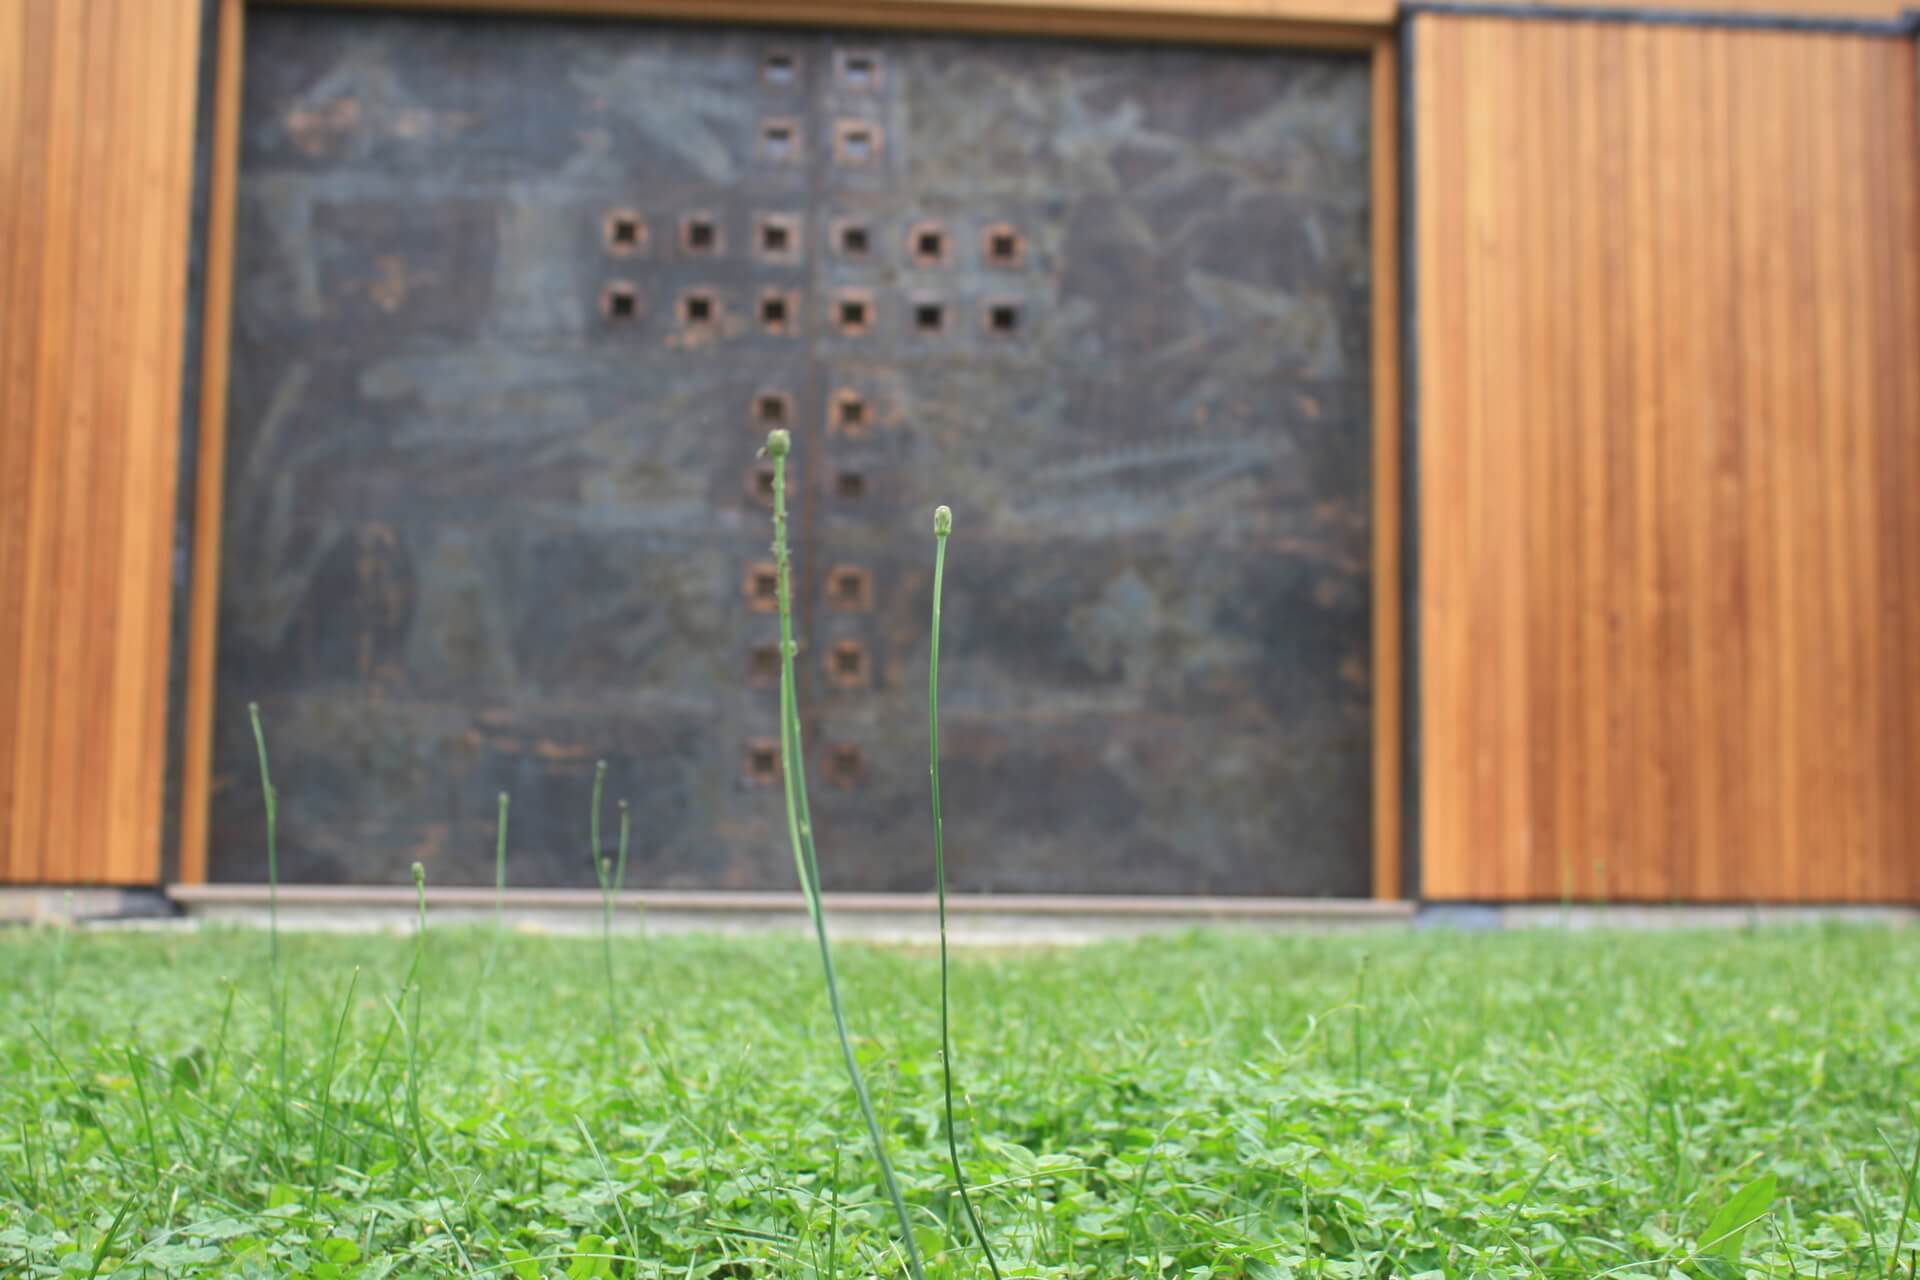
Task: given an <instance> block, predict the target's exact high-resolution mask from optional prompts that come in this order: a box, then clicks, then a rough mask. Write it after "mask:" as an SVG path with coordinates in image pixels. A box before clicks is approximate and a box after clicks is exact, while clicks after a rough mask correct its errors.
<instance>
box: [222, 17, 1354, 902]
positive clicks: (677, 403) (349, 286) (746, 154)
mask: <svg viewBox="0 0 1920 1280" xmlns="http://www.w3.org/2000/svg"><path fill="white" fill-rule="evenodd" d="M247 84H248V91H247V93H248V98H247V107H246V117H245V118H246V120H247V129H246V138H245V144H244V153H243V164H242V182H241V196H242V199H241V228H240V231H241V234H240V262H239V272H238V278H239V280H240V287H239V291H238V294H237V297H236V340H235V360H234V375H233V384H232V416H231V426H230V438H231V445H230V465H229V478H228V515H227V531H226V540H225V546H224V555H225V558H226V560H225V569H224V574H225V576H224V589H223V606H222V621H221V627H222V630H221V666H220V685H219V699H220V704H219V720H218V734H217V738H216V763H217V776H218V783H219V790H218V792H217V795H216V806H215V858H214V863H213V867H214V873H215V874H216V876H219V877H223V878H238V879H257V878H259V876H260V875H261V874H262V872H263V867H262V866H261V863H260V855H259V852H258V849H259V845H258V836H257V832H258V829H259V804H258V797H257V792H256V788H255V786H254V785H253V783H252V781H251V769H252V760H251V748H250V743H249V742H248V739H247V736H246V716H245V711H244V705H245V702H246V700H247V699H248V698H250V697H256V698H258V699H259V700H260V701H261V702H262V704H263V707H264V709H265V711H266V714H267V719H268V724H269V731H270V734H271V735H272V739H273V743H274V747H275V758H276V767H277V769H278V771H279V775H280V778H281V782H282V791H283V797H284V811H285V818H284V825H283V830H284V836H285V851H284V862H283V874H284V875H285V876H287V878H289V879H317V880H327V879H353V880H363V881H400V880H404V878H405V874H406V871H405V868H406V866H407V863H408V862H410V861H412V860H413V859H414V858H416V857H418V858H421V859H422V860H424V861H426V862H427V863H428V866H429V869H430V875H432V877H433V878H434V879H435V880H436V881H437V882H441V883H453V882H462V881H465V882H479V881H484V880H485V879H486V877H487V875H488V874H489V872H490V866H491V844H490V832H491V812H492V806H491V797H492V794H493V792H494V791H496V790H499V789H503V788H504V789H509V790H511V791H512V792H513V794H514V798H515V840H514V846H515V862H514V868H515V870H514V879H515V880H516V882H518V883H576V884H577V883H585V882H586V881H587V880H588V879H589V878H590V871H589V868H588V866H587V863H586V859H585V856H584V850H583V849H582V846H583V844H584V835H585V832H584V828H585V805H586V796H587V788H588V784H589V781H590V778H591V770H592V762H593V760H594V759H595V758H597V757H600V756H605V757H606V758H608V759H609V761H610V763H611V779H612V781H611V783H610V791H609V795H610V796H612V795H619V794H624V795H626V796H628V797H629V798H631V800H632V801H633V803H634V811H635V830H636V844H635V861H634V875H633V878H634V881H635V882H636V883H640V884H653V885H710V886H726V887H781V886H785V885H787V884H789V883H790V880H791V870H790V862H789V860H788V857H787V854H786V851H785V849H784V844H783V841H784V826H783V823H782V820H781V811H780V805H779V799H778V788H777V782H776V779H777V773H776V771H775V767H774V763H775V762H774V760H773V757H772V753H771V741H772V739H773V736H774V733H775V728H774V723H773V714H774V696H773V692H772V688H771V682H770V679H769V676H770V666H771V662H772V658H773V649H772V645H771V641H772V638H773V632H774V627H773V619H772V616H771V614H770V613H768V612H766V611H765V607H764V606H765V605H766V603H767V601H766V600H765V599H764V598H762V597H760V596H759V595H758V594H757V593H758V591H759V582H760V579H761V577H762V576H763V573H764V570H765V569H766V567H767V564H766V561H767V552H766V543H767V537H768V529H767V523H766V520H767V510H766V506H765V502H766V499H767V497H768V495H767V493H766V492H765V490H764V483H765V474H764V471H763V470H762V469H761V468H760V467H759V466H758V465H757V464H756V463H755V460H754V451H755V448H756V446H757V444H758V441H759V439H760V437H761V436H762V435H763V434H764V430H765V428H766V427H767V426H768V425H769V424H770V422H771V421H772V420H774V419H778V420H780V421H782V422H784V423H785V424H786V425H789V426H791V427H792V428H794V429H795V431H796V436H797V449H796V455H797V459H798V461H799V464H800V466H799V475H798V476H797V477H796V479H795V484H794V489H793V492H794V498H795V506H796V550H797V553H798V561H799V563H798V568H799V571H800V572H799V582H800V586H801V591H800V595H801V599H800V609H801V613H802V618H801V632H802V635H803V636H804V637H805V640H806V645H807V651H806V653H805V655H804V657H803V673H802V695H803V698H804V700H805V704H806V709H807V712H808V714H809V718H810V751H812V752H813V753H814V755H815V756H816V759H815V760H814V761H813V778H814V779H815V782H816V792H817V797H816V808H817V811H818V814H819V820H820V821H819V825H820V827H821V831H822V835H823V840H824V846H823V854H824V856H825V859H826V861H827V863H828V868H827V878H828V883H829V885H830V886H832V887H839V888H876V889H878V888H924V887H925V886H926V884H927V877H928V865H927V859H928V855H927V851H926V840H927V832H926V822H925V805H926V795H925V786H926V783H925V764H924V730H925V725H924V714H925V713H924V697H923V695H924V690H925V652H926V610H927V590H928V581H927V574H928V570H929V568H930V561H931V555H930V553H931V538H930V533H929V529H930V523H929V513H930V511H931V508H932V506H933V505H934V504H935V503H937V502H941V501H945V502H949V503H951V504H952V505H953V506H954V508H955V510H956V512H957V513H958V522H959V533H958V534H957V535H956V537H957V541H956V543H955V546H954V557H953V566H952V570H951V573H952V578H951V581H950V583H949V587H948V635H947V646H948V654H949V658H948V669H947V689H948V699H947V707H948V726H947V727H948V753H947V754H948V769H949V776H948V787H949V791H950V794H951V797H952V799H951V807H952V823H951V825H952V828H953V830H954V833H955V857H954V863H955V867H954V870H955V875H956V880H957V881H958V882H959V883H960V884H961V885H962V887H969V888H994V889H1002V890H1015V889H1052V890H1079V891H1088V892H1135V891H1139V892H1145V891H1153V892H1203V891H1215V892H1310V893H1359V892H1364V891H1365V888H1366V872H1365V867H1366V861H1367V860H1366V854H1365V837H1366V830H1365V823H1366V812H1365V811H1366V798H1367V778H1366V772H1365V759H1366V752H1367V742H1366V714H1365V711H1366V699H1367V691H1366V688H1365V684H1366V625H1367V622H1366V612H1365V603H1366V600H1365V598H1366V580H1365V561H1366V542H1367V521H1366V507H1365V494H1366V492H1367V487H1368V480H1367V470H1368V460H1367V457H1366V427H1365V424H1366V421H1367V398H1366V386H1365V382H1364V371H1365V369H1366V367H1367V351H1366V329H1367V325H1366V297H1367V287H1366V281H1367V263H1366V259H1365V247H1366V235H1365V227H1366V220H1367V192H1366V187H1365V178H1366V169H1367V166H1366V156H1365V151H1364V139H1365V133H1366V102H1367V95H1366V85H1365V70H1364V66H1363V65H1362V64H1360V63H1357V62H1351V61H1345V60H1341V59H1334V58H1325V57H1318V56H1315V57H1304V56H1303V57H1294V56H1288V55H1274V54H1267V53H1260V54H1240V53H1220V52H1197V51H1182V50H1173V51H1168V50H1149V49H1138V48H1127V47H1122V46H1100V47H1085V48H1075V47H1071V46H1066V45H1054V44H1043V43H1026V42H1013V41H1005V42H1000V41H992V42H989V41H972V40H946V39H918V38H916V39H899V38H865V37H861V38H846V39H843V38H834V37H826V36H814V35H807V36H797V35H793V34H791V33H777V32H775V33H767V32H746V31H713V30H705V29H695V28H653V27H645V26H635V25H616V24H590V23H556V22H545V21H542V22H537V23H536V22H515V21H501V20H469V19H446V18H404V17H385V16H383V17H372V16H369V15H366V14H357V13H321V14H316V13H295V12H286V11H277V10H263V11H261V12H260V13H259V14H257V15H255V17H254V18H253V19H252V20H250V22H249V48H248V69H247ZM696 309H702V310H701V311H700V312H699V313H696Z"/></svg>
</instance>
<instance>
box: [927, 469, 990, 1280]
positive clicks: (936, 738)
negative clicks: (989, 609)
mask: <svg viewBox="0 0 1920 1280" xmlns="http://www.w3.org/2000/svg"><path fill="white" fill-rule="evenodd" d="M952 532H953V511H952V510H951V509H950V508H948V507H944V506H942V507H937V508H935V509H934V513H933V538H934V551H933V629H932V636H933V638H932V640H931V642H930V653H929V658H928V663H927V775H928V778H929V779H930V781H931V784H932V792H933V887H934V893H935V901H936V902H937V903H938V904H939V911H940V1087H941V1090H942V1092H943V1093H944V1094H945V1102H946V1111H947V1156H948V1158H949V1159H950V1160H951V1161H952V1162H953V1182H954V1186H955V1187H956V1188H958V1189H959V1192H960V1207H961V1208H963V1209H964V1210H966V1214H967V1225H968V1226H970V1227H972V1228H973V1238H974V1239H975V1240H978V1241H979V1242H980V1252H982V1253H984V1254H985V1255H986V1256H987V1267H988V1269H989V1270H991V1271H992V1272H993V1277H994V1280H1002V1277H1001V1275H1000V1263H999V1261H998V1260H997V1259H996V1258H995V1257H994V1256H993V1246H992V1245H990V1244H988V1243H987V1233H986V1232H985V1231H984V1230H982V1229H981V1226H980V1215H979V1214H978V1213H977V1212H976V1211H975V1210H974V1207H973V1196H972V1195H971V1194H970V1193H969V1192H968V1191H967V1174H966V1170H965V1169H963V1168H961V1166H960V1146H959V1141H958V1139H956V1138H955V1136H954V1132H953V1027H952V1014H951V1006H952V985H953V983H952V975H951V969H950V966H949V963H948V958H947V849H946V836H945V831H944V827H943V824H942V822H941V818H940V587H941V583H942V582H943V581H944V580H945V578H946V572H947V535H948V534H950V533H952Z"/></svg>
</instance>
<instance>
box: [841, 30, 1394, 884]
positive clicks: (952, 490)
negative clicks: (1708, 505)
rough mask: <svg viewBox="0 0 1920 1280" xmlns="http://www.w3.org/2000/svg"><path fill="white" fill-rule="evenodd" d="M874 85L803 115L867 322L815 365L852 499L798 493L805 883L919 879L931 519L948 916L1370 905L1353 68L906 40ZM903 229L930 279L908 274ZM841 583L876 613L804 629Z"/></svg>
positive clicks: (1364, 435)
mask: <svg viewBox="0 0 1920 1280" xmlns="http://www.w3.org/2000/svg"><path fill="white" fill-rule="evenodd" d="M842 56H844V55H842ZM878 56H879V57H880V58H881V59H882V63H881V66H880V68H879V87H878V89H877V90H874V91H872V92H870V93H868V94H867V95H865V98H866V100H865V101H863V100H862V99H861V95H856V94H851V93H847V92H844V91H840V92H837V93H836V91H835V90H834V88H833V87H832V86H829V87H828V88H827V89H826V90H825V105H824V110H825V112H826V114H827V115H828V116H829V117H830V121H834V122H837V121H838V120H840V119H843V118H845V117H846V116H847V115H849V114H858V115H861V116H869V115H870V116H871V117H873V118H874V119H876V120H878V121H880V122H881V123H882V125H883V128H884V135H883V136H884V137H885V139H886V145H887V146H888V148H889V151H888V153H887V156H886V161H887V163H886V165H885V166H884V168H883V169H880V170H876V169H871V168H870V169H865V170H859V171H855V172H848V171H847V170H845V169H842V170H837V171H835V172H834V174H833V175H832V176H833V177H834V178H835V179H839V178H841V177H842V176H843V175H845V177H846V178H847V179H848V180H847V181H846V182H844V183H840V182H834V183H831V184H830V190H829V199H830V200H831V201H833V202H834V203H835V204H836V206H837V207H839V208H840V209H842V210H843V211H845V212H846V213H847V214H848V215H849V216H851V215H852V214H854V213H857V214H859V215H861V216H865V217H869V218H871V219H872V221H873V222H874V223H875V224H876V225H878V226H884V227H885V228H886V232H885V234H884V235H883V237H882V239H883V241H886V242H890V246H891V249H892V256H891V257H890V258H889V259H888V260H887V261H885V262H884V263H880V264H863V263H851V262H848V261H846V260H845V259H844V258H842V259H839V260H837V261H836V263H835V269H834V271H833V273H832V275H831V283H832V285H833V286H834V287H837V288H843V289H855V288H860V287H866V288H870V289H871V290H872V291H873V292H874V293H875V294H876V295H878V296H881V297H883V298H886V299H888V300H890V301H892V302H893V303H894V304H895V307H896V310H895V311H894V312H893V313H892V314H891V315H889V314H888V312H887V311H886V310H884V309H883V310H882V312H881V323H880V324H879V326H878V327H877V328H876V330H875V331H874V332H872V333H868V334H864V335H855V336H838V337H836V339H835V340H834V341H833V342H831V343H830V344H829V346H828V349H827V351H826V353H825V358H826V361H827V364H828V367H829V369H830V370H831V380H832V381H833V382H834V383H835V384H836V385H841V384H847V385H852V386H855V387H865V386H871V387H872V389H873V394H874V395H875V397H876V400H877V402H878V403H877V404H876V406H875V408H874V410H873V414H874V416H875V417H877V418H878V419H879V420H881V421H882V422H884V423H885V424H886V425H885V426H883V427H882V428H880V429H878V430H876V431H873V432H870V433H867V434H866V435H865V436H864V437H863V438H859V439H850V438H848V436H847V433H844V432H842V433H839V434H837V435H836V434H834V433H829V434H828V436H827V438H826V442H825V445H826V447H825V450H824V452H825V454H826V455H827V457H826V462H825V465H824V470H825V471H826V472H827V473H828V474H827V477H826V478H825V480H824V483H823V486H822V492H823V494H830V493H832V492H833V490H834V487H835V486H836V485H838V484H839V483H840V481H839V480H838V477H839V476H840V475H841V474H843V473H844V472H846V471H849V470H852V471H857V472H858V474H860V475H861V477H862V487H863V489H864V490H865V491H868V492H870V493H871V494H872V495H873V496H872V497H871V498H868V499H863V500H862V501H861V502H850V501H839V502H833V501H828V502H827V505H826V510H827V512H828V516H827V518H826V520H825V521H824V524H823V529H822V534H823V536H822V537H821V539H820V540H819V542H818V543H817V545H816V558H817V560H818V561H819V562H820V563H821V564H822V565H823V566H825V574H826V581H825V584H824V586H823V587H822V588H821V594H820V595H819V597H818V598H817V599H816V601H815V603H816V605H817V606H818V609H817V613H816V618H817V622H816V631H815V636H814V638H815V647H816V650H817V651H818V653H819V655H820V660H819V667H820V669H821V671H822V673H823V675H824V677H825V689H826V692H825V695H824V699H823V704H822V710H821V714H820V717H819V720H820V737H821V739H822V741H821V744H820V746H819V748H818V751H819V755H820V759H819V761H818V763H817V764H816V766H815V775H814V776H816V777H821V778H824V779H825V780H826V781H827V783H828V786H827V787H826V788H825V794H824V796H823V797H822V798H821V799H820V800H819V801H818V802H817V804H816V809H817V812H818V814H819V823H818V825H819V828H820V832H821V837H822V841H823V848H825V849H826V850H828V851H829V852H830V855H831V856H830V858H829V863H830V869H829V870H828V872H827V877H828V883H829V884H830V885H834V884H845V885H848V886H849V887H851V886H852V885H854V884H858V885H861V886H862V887H875V888H880V887H885V888H896V889H906V888H916V887H921V886H924V885H925V884H926V882H927V864H928V851H927V845H928V837H927V819H926V779H925V760H924V753H925V745H924V742H925V739H924V734H925V724H924V719H925V711H924V698H925V679H926V676H925V671H926V667H925V653H926V640H925V631H926V626H927V609H928V598H929V572H930V568H931V560H932V538H931V532H930V529H931V522H930V513H931V510H932V508H933V507H934V506H935V505H936V504H937V503H940V502H947V503H950V504H951V505H952V506H953V508H954V510H955V512H956V522H957V524H956V530H957V531H956V533H955V536H954V543H953V548H952V561H951V567H950V581H949V584H948V588H947V632H948V633H947V636H946V639H945V645H944V651H945V655H946V670H945V688H946V700H945V701H946V709H947V710H946V719H947V742H946V751H945V760H946V772H947V778H946V795H947V800H948V805H949V831H950V833H951V834H950V842H951V843H950V847H951V849H952V861H951V866H952V869H953V878H954V883H955V884H956V886H957V887H960V888H964V889H979V890H1002V891H1056V892H1059V891H1064V892H1108V893H1111V892H1127V893H1196V892H1198V893H1205V892H1216V893H1272V894H1364V893H1365V892H1366V891H1367V888H1368V871H1367V854H1366V850H1367V841H1368V813H1367V808H1368V803H1367V802H1368V796H1369V777H1368V768H1369V739H1368V718H1369V717H1368V706H1369V692H1368V688H1367V679H1368V657H1369V655H1368V574H1367V562H1368V546H1369V541H1368V526H1369V520H1368V508H1367V494H1368V491H1369V459H1368V454H1367V443H1368V428H1367V424H1368V421H1369V399H1368V385H1367V381H1366V378H1367V371H1368V367H1369V355H1368V352H1369V346H1368V321H1369V313H1368V269H1367V268H1368V263H1367V246H1368V211H1369V205H1368V190H1367V154H1366V137H1367V108H1366V101H1367V82H1366V71H1365V68H1364V66H1362V65H1361V64H1359V63H1356V62H1348V61H1342V60H1338V59H1333V58H1325V57H1304V56H1303V57H1294V56H1285V55H1272V54H1265V53H1261V54H1239V53H1222V52H1199V51H1185V50H1145V49H1126V48H1104V47H1099V48H1096V47H1084V48H1073V47H1068V46H1062V45H1051V44H1032V43H1022V42H1012V41H1006V42H983V41H950V40H919V39H911V40H897V41H887V42H884V43H882V44H881V45H879V46H878ZM830 127H834V128H842V129H843V128H844V126H843V125H839V124H837V123H833V124H831V125H830ZM930 232H931V233H937V234H939V235H941V236H943V237H944V238H945V244H944V246H943V247H944V250H945V252H944V253H941V254H937V255H929V254H926V253H918V254H916V250H918V249H921V248H922V247H923V246H921V245H920V244H919V242H918V240H917V237H918V236H920V235H924V234H928V233H930ZM996 235H1005V236H1011V237H1012V240H1011V243H1010V244H996V242H995V239H994V237H995V236H996ZM1009 249H1010V250H1011V252H1010V253H1009V252H1007V250H1009ZM835 566H846V569H847V572H848V573H849V574H855V573H857V574H859V575H864V576H862V577H861V578H860V581H862V582H864V581H865V578H866V576H870V578H871V588H870V590H871V593H872V596H873V600H874V604H873V606H872V608H871V610H870V611H863V610H861V609H858V608H849V609H836V608H835V607H834V606H835V588H834V581H835V578H834V573H835ZM863 669H864V670H866V671H867V672H869V673H870V674H868V675H867V676H866V677H865V679H857V678H849V679H841V680H836V679H835V678H834V677H835V675H836V673H842V674H851V675H856V676H857V675H858V673H859V672H860V671H861V670H863ZM836 782H837V783H838V784H839V785H837V786H836V785H834V784H835V783H836Z"/></svg>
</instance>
